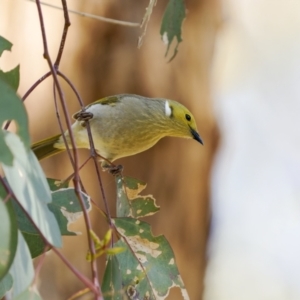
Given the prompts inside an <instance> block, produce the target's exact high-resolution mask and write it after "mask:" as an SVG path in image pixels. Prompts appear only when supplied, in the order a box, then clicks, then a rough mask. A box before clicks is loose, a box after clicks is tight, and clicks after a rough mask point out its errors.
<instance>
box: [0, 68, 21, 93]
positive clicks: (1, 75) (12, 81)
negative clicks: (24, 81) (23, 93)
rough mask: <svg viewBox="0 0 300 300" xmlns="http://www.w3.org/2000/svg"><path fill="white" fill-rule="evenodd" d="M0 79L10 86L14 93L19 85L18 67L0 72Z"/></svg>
mask: <svg viewBox="0 0 300 300" xmlns="http://www.w3.org/2000/svg"><path fill="white" fill-rule="evenodd" d="M0 79H2V80H3V81H4V82H6V83H7V84H8V85H10V86H11V87H12V89H13V90H14V91H15V92H16V91H17V89H18V87H19V83H20V66H19V65H18V66H16V67H15V68H14V69H12V70H10V71H8V72H3V71H2V70H0Z"/></svg>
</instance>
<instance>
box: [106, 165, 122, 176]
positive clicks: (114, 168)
mask: <svg viewBox="0 0 300 300" xmlns="http://www.w3.org/2000/svg"><path fill="white" fill-rule="evenodd" d="M102 168H103V170H104V171H108V172H109V173H110V174H111V175H113V176H118V175H122V172H123V166H122V165H105V166H102Z"/></svg>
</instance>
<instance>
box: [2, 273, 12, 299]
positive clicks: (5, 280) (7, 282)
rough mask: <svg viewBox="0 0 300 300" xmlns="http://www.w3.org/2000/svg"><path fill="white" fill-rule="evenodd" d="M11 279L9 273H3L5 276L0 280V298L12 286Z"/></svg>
mask: <svg viewBox="0 0 300 300" xmlns="http://www.w3.org/2000/svg"><path fill="white" fill-rule="evenodd" d="M12 286H13V279H12V277H11V275H10V274H9V273H7V274H6V275H5V277H4V278H3V279H2V280H0V299H2V297H3V296H4V295H5V294H6V293H7V292H8V291H9V290H10V289H11V288H12Z"/></svg>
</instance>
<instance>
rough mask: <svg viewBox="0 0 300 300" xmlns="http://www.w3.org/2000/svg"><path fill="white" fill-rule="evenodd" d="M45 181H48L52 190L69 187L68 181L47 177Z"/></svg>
mask: <svg viewBox="0 0 300 300" xmlns="http://www.w3.org/2000/svg"><path fill="white" fill-rule="evenodd" d="M47 182H48V185H49V188H50V190H51V191H52V192H55V191H58V190H59V189H62V188H67V187H69V182H68V181H61V180H60V179H55V178H47Z"/></svg>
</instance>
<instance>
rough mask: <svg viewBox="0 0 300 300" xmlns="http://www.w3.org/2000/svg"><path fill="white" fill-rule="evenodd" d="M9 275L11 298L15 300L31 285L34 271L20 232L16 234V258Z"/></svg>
mask: <svg viewBox="0 0 300 300" xmlns="http://www.w3.org/2000/svg"><path fill="white" fill-rule="evenodd" d="M9 273H10V274H11V276H12V278H13V298H15V297H17V296H19V295H20V294H22V293H23V292H24V291H25V290H26V289H27V288H28V287H29V286H30V285H31V283H32V281H33V278H34V269H33V264H32V260H31V257H30V252H29V249H28V247H27V244H26V242H25V240H24V238H23V236H22V234H21V232H20V231H19V232H18V247H17V252H16V256H15V259H14V261H13V264H12V266H11V268H10V270H9Z"/></svg>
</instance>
